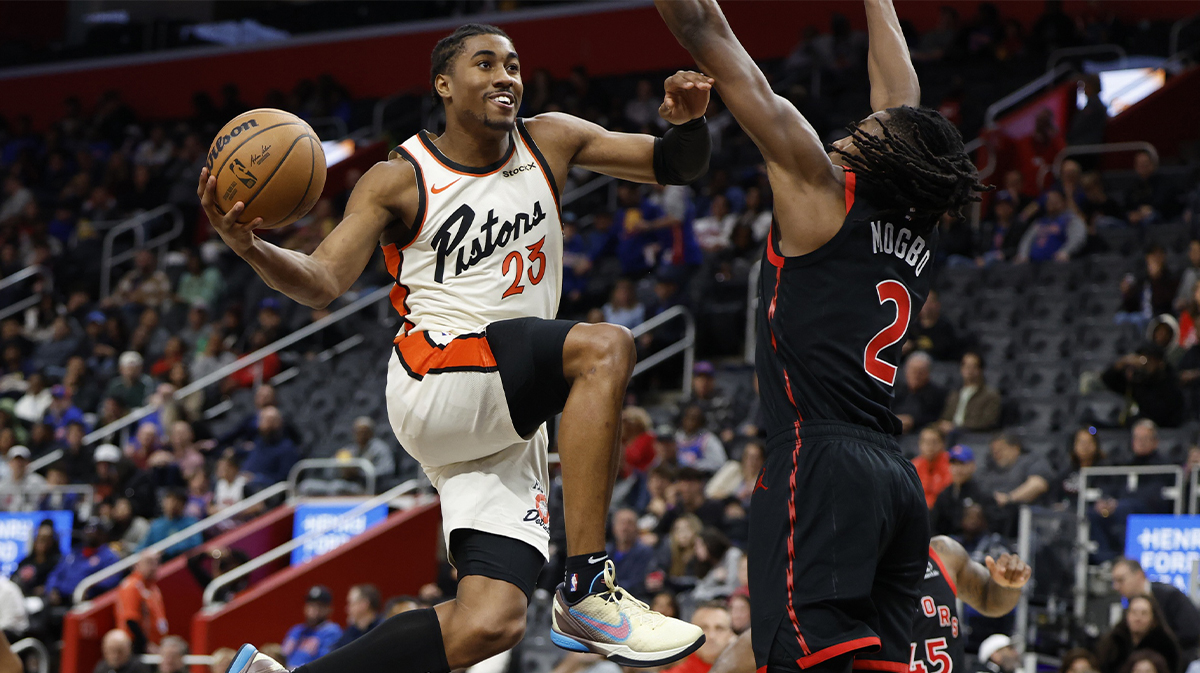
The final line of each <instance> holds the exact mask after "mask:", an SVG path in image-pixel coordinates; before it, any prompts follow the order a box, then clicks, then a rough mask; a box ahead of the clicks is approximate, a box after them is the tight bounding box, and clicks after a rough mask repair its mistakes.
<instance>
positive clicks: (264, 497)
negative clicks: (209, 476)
mask: <svg viewBox="0 0 1200 673" xmlns="http://www.w3.org/2000/svg"><path fill="white" fill-rule="evenodd" d="M288 489H289V484H288V483H287V482H285V481H281V482H279V483H278V484H272V485H270V486H268V487H266V488H264V489H263V490H261V491H259V492H258V493H255V494H254V495H252V496H250V497H248V498H245V499H243V500H241V501H239V502H237V503H235V504H233V505H230V506H229V507H226V508H225V509H223V510H221V511H220V512H217V513H216V514H213V515H212V516H209V517H206V518H204V519H201V520H200V521H197V522H196V523H194V524H192V525H190V526H188V527H187V528H184V529H183V530H181V531H179V532H178V533H175V534H174V535H170V536H168V537H166V538H165V539H163V540H162V541H160V542H156V543H154V544H152V545H150V546H149V547H147V548H146V549H145V550H141V551H156V552H163V551H165V550H167V549H170V548H171V547H173V546H175V545H177V544H179V543H180V542H183V541H184V540H187V539H188V538H190V537H192V536H193V535H200V534H203V533H204V531H206V530H208V529H209V528H212V527H213V526H215V525H217V524H220V523H223V522H225V521H228V520H230V519H232V518H233V517H235V516H237V515H239V514H241V513H242V512H245V511H247V510H250V509H253V508H254V507H257V506H259V505H261V504H263V503H265V502H267V501H268V500H270V499H272V498H275V497H277V496H280V495H284V494H286V493H287V492H288ZM140 553H141V552H140V551H139V552H138V553H134V554H130V555H129V556H127V557H125V558H123V559H121V560H120V561H118V562H116V563H114V564H112V565H110V566H108V567H106V568H104V569H103V570H100V571H99V572H96V573H93V574H91V575H88V576H87V577H85V578H84V579H83V580H82V581H81V582H80V583H79V584H78V585H76V587H75V593H74V595H73V600H74V602H75V605H76V606H80V605H86V604H87V601H86V600H84V597H85V596H87V592H88V589H91V588H92V587H94V586H96V584H98V583H100V582H103V581H104V580H106V579H108V578H110V577H112V576H113V575H117V574H120V573H124V572H125V571H126V570H129V569H130V568H132V567H133V566H134V565H135V564H136V563H137V560H138V556H139V554H140Z"/></svg>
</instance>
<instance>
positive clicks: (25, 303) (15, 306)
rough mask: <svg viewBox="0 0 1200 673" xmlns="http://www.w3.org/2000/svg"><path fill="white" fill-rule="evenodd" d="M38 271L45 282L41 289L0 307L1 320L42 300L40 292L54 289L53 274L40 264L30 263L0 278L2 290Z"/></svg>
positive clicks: (30, 276)
mask: <svg viewBox="0 0 1200 673" xmlns="http://www.w3.org/2000/svg"><path fill="white" fill-rule="evenodd" d="M39 273H40V274H42V282H43V283H45V284H46V285H45V286H44V287H43V288H42V291H41V292H34V293H33V294H31V295H29V296H28V297H26V298H24V299H22V300H20V301H15V302H13V303H12V304H9V305H8V306H5V307H4V308H3V309H0V320H3V319H5V318H7V317H9V316H10V315H16V314H17V313H20V312H21V311H24V310H25V309H27V308H29V307H30V306H37V304H38V302H40V301H41V300H42V294H43V293H45V292H46V291H48V290H53V289H54V274H53V273H51V272H50V269H49V268H47V267H44V266H42V265H40V264H30V265H29V266H27V267H25V268H24V269H21V270H20V271H18V272H16V273H14V274H12V275H10V276H7V277H5V278H0V290H3V289H4V288H6V287H9V286H11V285H16V284H17V283H19V282H21V281H23V280H26V279H28V278H32V277H34V276H36V275H38V274H39Z"/></svg>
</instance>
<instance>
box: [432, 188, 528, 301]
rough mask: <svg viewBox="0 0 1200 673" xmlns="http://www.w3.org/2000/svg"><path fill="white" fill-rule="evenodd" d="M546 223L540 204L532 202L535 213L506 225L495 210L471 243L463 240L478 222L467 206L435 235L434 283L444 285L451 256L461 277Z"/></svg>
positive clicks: (522, 216) (523, 214) (515, 218)
mask: <svg viewBox="0 0 1200 673" xmlns="http://www.w3.org/2000/svg"><path fill="white" fill-rule="evenodd" d="M545 219H546V213H545V211H543V210H542V202H541V201H534V202H533V212H532V213H517V214H516V215H514V216H513V218H512V219H511V220H505V221H504V222H503V223H502V222H500V218H499V217H497V216H496V211H495V210H494V209H493V210H489V211H488V212H487V218H485V219H484V221H483V224H481V225H480V226H479V235H478V236H476V237H475V238H473V239H471V241H470V243H468V242H466V241H465V240H464V239H465V238H466V237H467V232H469V231H470V230H471V225H472V224H473V223H474V222H475V211H474V210H473V209H472V208H471V206H469V205H467V204H465V203H464V204H463V205H461V206H459V207H458V210H455V211H454V212H453V213H451V214H450V217H448V218H446V222H445V224H443V225H442V226H441V227H440V228H439V229H438V230H437V233H436V234H434V235H433V241H432V244H433V248H434V250H435V251H436V252H437V266H436V267H435V269H434V272H433V278H434V280H436V281H437V282H439V283H443V282H445V280H444V279H445V275H446V260H447V259H448V258H450V257H451V256H453V257H454V274H453V275H455V276H458V275H460V274H462V272H464V271H466V270H467V269H470V268H471V267H473V266H475V265H476V264H479V263H480V262H482V261H483V260H485V259H487V258H488V257H491V256H492V254H494V253H495V252H496V250H499V249H503V248H505V247H507V246H508V245H509V244H510V243H512V242H514V241H516V240H518V239H519V238H521V236H522V235H523V234H528V233H529V232H530V231H533V228H534V227H536V226H537V225H539V224H541V223H542V220H545ZM497 225H499V226H497Z"/></svg>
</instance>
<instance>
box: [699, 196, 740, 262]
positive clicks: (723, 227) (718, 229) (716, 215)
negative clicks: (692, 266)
mask: <svg viewBox="0 0 1200 673" xmlns="http://www.w3.org/2000/svg"><path fill="white" fill-rule="evenodd" d="M708 208H709V210H708V215H706V216H704V217H698V218H696V221H695V222H693V223H692V229H693V230H694V231H695V232H696V242H697V243H699V244H700V249H701V250H703V251H704V252H705V254H706V256H709V257H711V256H713V255H716V254H718V253H720V252H722V251H724V250H725V249H726V248H728V247H729V235H730V234H731V233H732V232H733V226H734V224H736V223H737V215H735V214H734V213H732V212H730V208H729V198H728V197H726V196H725V195H724V194H717V195H715V196H713V198H712V201H711V202H710V203H709V206H708Z"/></svg>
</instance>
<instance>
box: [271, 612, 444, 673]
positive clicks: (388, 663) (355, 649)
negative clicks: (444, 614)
mask: <svg viewBox="0 0 1200 673" xmlns="http://www.w3.org/2000/svg"><path fill="white" fill-rule="evenodd" d="M347 671H359V672H362V673H368V672H370V671H396V672H401V671H403V672H404V673H408V672H410V671H411V673H449V671H450V664H448V663H446V646H445V644H443V643H442V627H441V624H439V623H438V618H437V613H436V612H434V611H433V608H425V609H424V610H409V611H408V612H401V613H400V614H398V615H396V616H395V617H390V618H388V619H387V620H385V621H384V622H383V623H382V624H380V625H379V626H377V627H375V628H373V629H371V630H370V631H368V632H367V633H366V634H365V635H363V636H362V637H361V638H359V639H357V640H355V641H354V642H352V643H350V644H349V645H346V646H345V647H342V648H339V649H337V650H334V651H333V652H330V653H329V654H327V655H325V656H323V657H321V658H320V659H317V660H316V661H313V662H310V663H307V664H304V665H303V666H298V667H297V668H296V669H295V670H294V671H293V672H292V673H346V672H347Z"/></svg>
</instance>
